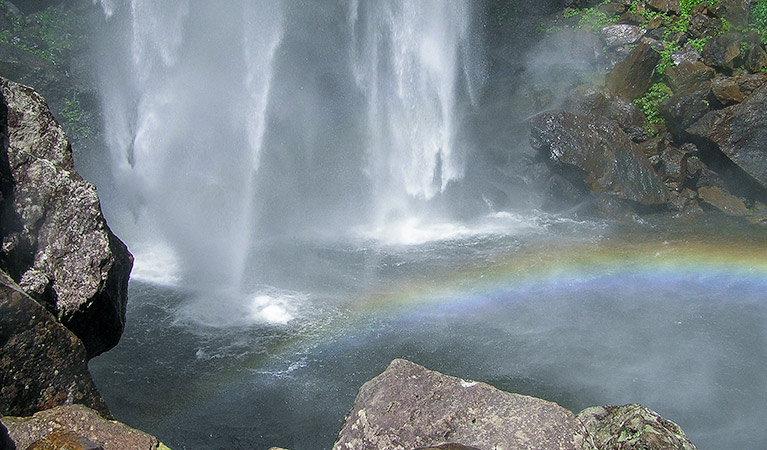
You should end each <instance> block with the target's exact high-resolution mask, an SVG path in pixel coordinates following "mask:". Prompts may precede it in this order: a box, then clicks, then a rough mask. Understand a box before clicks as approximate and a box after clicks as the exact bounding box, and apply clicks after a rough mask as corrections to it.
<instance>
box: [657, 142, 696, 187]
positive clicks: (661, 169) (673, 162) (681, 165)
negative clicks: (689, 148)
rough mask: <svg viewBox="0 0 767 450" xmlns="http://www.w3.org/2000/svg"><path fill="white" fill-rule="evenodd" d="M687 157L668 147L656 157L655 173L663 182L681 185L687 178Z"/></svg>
mask: <svg viewBox="0 0 767 450" xmlns="http://www.w3.org/2000/svg"><path fill="white" fill-rule="evenodd" d="M688 157H689V155H688V154H687V153H686V152H684V151H682V150H680V149H678V148H676V147H672V146H668V147H666V148H665V149H664V151H663V152H662V153H661V154H660V155H659V156H658V167H657V168H656V171H657V172H658V174H659V175H660V176H661V178H662V179H663V181H666V182H675V183H679V184H681V183H683V182H684V180H685V179H686V178H687V158H688Z"/></svg>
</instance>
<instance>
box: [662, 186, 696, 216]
mask: <svg viewBox="0 0 767 450" xmlns="http://www.w3.org/2000/svg"><path fill="white" fill-rule="evenodd" d="M697 198H698V195H697V194H696V193H695V191H693V190H692V189H687V188H683V189H682V190H681V191H670V192H669V200H668V206H669V208H670V209H671V210H672V211H676V212H679V213H684V214H698V213H701V212H702V209H701V208H700V205H698V201H697Z"/></svg>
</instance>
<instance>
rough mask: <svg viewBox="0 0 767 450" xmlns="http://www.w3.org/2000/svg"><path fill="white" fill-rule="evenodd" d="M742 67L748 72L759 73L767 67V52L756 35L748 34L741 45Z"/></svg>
mask: <svg viewBox="0 0 767 450" xmlns="http://www.w3.org/2000/svg"><path fill="white" fill-rule="evenodd" d="M741 50H742V53H743V67H745V68H746V70H748V71H750V72H760V71H762V70H763V69H764V68H765V67H767V52H765V51H764V48H763V47H762V43H761V40H760V37H759V35H758V34H751V33H749V34H748V35H747V36H746V37H744V39H743V43H742V44H741Z"/></svg>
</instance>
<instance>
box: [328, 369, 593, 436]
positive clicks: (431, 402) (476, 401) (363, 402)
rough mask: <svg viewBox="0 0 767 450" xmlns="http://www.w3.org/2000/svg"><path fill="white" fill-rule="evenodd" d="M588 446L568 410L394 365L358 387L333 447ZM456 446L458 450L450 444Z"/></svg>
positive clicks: (483, 386) (435, 373)
mask: <svg viewBox="0 0 767 450" xmlns="http://www.w3.org/2000/svg"><path fill="white" fill-rule="evenodd" d="M448 443H451V444H452V445H455V444H460V445H461V446H464V448H465V447H476V448H482V449H490V448H497V449H520V450H521V449H530V450H533V449H539V450H544V449H546V450H557V449H573V450H575V449H578V450H580V449H591V448H593V447H592V446H591V445H590V444H589V443H588V440H587V434H586V432H585V429H584V427H583V425H582V424H581V423H580V422H579V421H578V420H577V419H576V417H575V415H574V414H573V413H571V412H570V411H567V410H566V409H564V408H562V407H560V406H558V405H556V404H555V403H551V402H547V401H545V400H540V399H536V398H533V397H527V396H524V395H518V394H510V393H507V392H503V391H500V390H498V389H496V388H494V387H492V386H490V385H487V384H484V383H477V382H473V381H465V380H461V379H459V378H454V377H450V376H447V375H442V374H440V373H437V372H433V371H430V370H427V369H425V368H424V367H421V366H419V365H416V364H413V363H411V362H408V361H404V360H400V359H398V360H394V361H392V363H391V364H390V365H389V367H388V368H387V369H386V371H385V372H383V373H382V374H381V375H379V376H377V377H375V378H373V379H372V380H370V381H368V382H367V383H365V384H364V385H363V386H362V388H360V391H359V394H358V395H357V399H356V400H355V402H354V406H353V407H352V410H351V411H350V412H349V414H348V415H347V417H346V420H345V422H344V426H343V428H342V429H341V432H340V433H339V436H338V440H337V441H336V443H335V445H334V446H333V448H334V449H335V450H341V449H371V450H372V449H403V450H404V449H413V448H418V447H427V448H428V447H432V448H433V447H437V446H440V445H443V444H448ZM452 448H456V447H452Z"/></svg>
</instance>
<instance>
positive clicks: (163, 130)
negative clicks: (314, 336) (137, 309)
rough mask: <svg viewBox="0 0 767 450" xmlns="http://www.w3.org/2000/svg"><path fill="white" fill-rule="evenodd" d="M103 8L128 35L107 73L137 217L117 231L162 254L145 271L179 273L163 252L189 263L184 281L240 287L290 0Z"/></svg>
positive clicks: (121, 164)
mask: <svg viewBox="0 0 767 450" xmlns="http://www.w3.org/2000/svg"><path fill="white" fill-rule="evenodd" d="M102 6H104V11H105V16H106V17H107V19H108V20H109V21H110V22H113V23H112V24H111V25H112V28H111V30H113V32H115V34H116V35H117V37H116V38H113V39H112V40H110V39H109V37H107V38H105V41H106V43H105V45H108V46H111V47H112V48H111V49H110V50H109V51H108V53H107V55H108V57H109V58H110V59H111V61H110V62H109V63H108V64H104V65H103V66H104V67H105V69H104V71H103V73H102V76H101V79H102V81H103V85H104V86H103V92H104V105H105V122H106V134H107V136H106V138H107V143H108V147H109V149H110V152H111V154H112V160H113V173H114V178H115V184H116V189H117V190H119V191H120V194H121V197H122V199H123V202H124V205H123V206H124V208H126V210H129V211H130V213H131V217H130V218H128V219H126V218H123V220H120V221H118V227H120V228H122V229H124V230H122V229H121V230H120V231H121V232H122V231H124V234H125V235H126V238H127V239H129V241H131V240H132V241H134V242H136V243H137V246H138V248H137V251H138V252H139V253H141V252H142V251H144V249H145V248H146V249H151V251H149V252H148V254H147V256H146V258H144V259H143V260H142V258H141V256H142V255H141V254H139V255H138V256H139V257H138V258H137V271H138V272H139V274H141V271H142V270H144V269H145V268H146V267H147V265H152V266H160V267H154V269H160V270H164V269H167V268H168V267H167V265H168V264H170V262H169V261H167V260H166V259H163V258H162V257H161V256H162V255H161V254H159V253H158V248H159V249H160V250H162V249H166V250H168V251H170V252H172V255H173V256H174V258H175V259H178V260H180V261H181V262H182V264H183V266H182V273H181V274H179V275H180V276H182V277H184V278H185V280H184V282H185V284H189V283H192V284H194V283H200V284H206V283H216V284H218V283H222V284H232V283H234V284H238V283H239V282H240V280H241V277H242V273H243V270H244V269H243V267H244V264H245V259H246V257H247V253H248V248H249V239H250V236H251V233H250V230H251V229H252V228H253V217H252V216H253V206H252V205H253V198H254V195H255V178H256V173H257V170H258V164H259V155H260V152H261V149H262V142H263V136H264V129H265V121H266V111H267V106H268V102H269V94H270V86H271V82H272V70H271V67H272V60H273V58H274V53H275V50H276V48H277V47H278V45H279V42H280V39H281V34H282V12H281V8H280V3H279V2H276V1H271V0H264V1H259V2H253V1H239V2H235V1H229V2H226V5H222V4H220V3H217V2H200V1H189V0H187V1H174V2H155V1H151V0H132V1H131V2H130V4H129V5H127V6H126V7H124V8H122V9H118V8H116V7H115V6H114V5H113V4H111V3H107V2H103V0H102ZM118 32H119V33H118ZM115 41H116V42H115ZM115 49H117V50H115ZM120 52H121V53H120ZM125 222H132V223H127V224H126V223H125ZM126 228H127V229H126ZM145 244H146V245H145ZM147 259H151V260H150V261H147ZM142 264H143V266H142ZM163 266H164V267H163ZM149 270H152V267H149Z"/></svg>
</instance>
